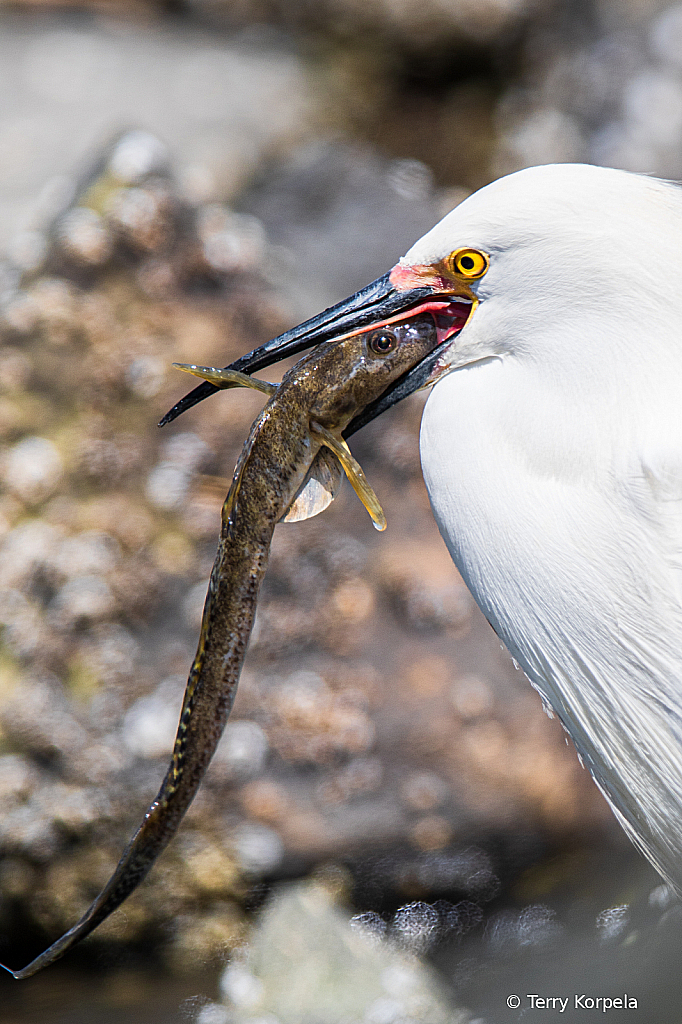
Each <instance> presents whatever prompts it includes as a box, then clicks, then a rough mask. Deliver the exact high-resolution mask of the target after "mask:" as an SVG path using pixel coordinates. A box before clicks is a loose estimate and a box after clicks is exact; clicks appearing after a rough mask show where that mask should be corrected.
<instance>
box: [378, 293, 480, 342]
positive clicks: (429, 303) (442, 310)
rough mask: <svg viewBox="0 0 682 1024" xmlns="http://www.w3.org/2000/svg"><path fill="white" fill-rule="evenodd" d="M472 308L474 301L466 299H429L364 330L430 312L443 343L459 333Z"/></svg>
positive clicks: (440, 340)
mask: <svg viewBox="0 0 682 1024" xmlns="http://www.w3.org/2000/svg"><path fill="white" fill-rule="evenodd" d="M472 309H473V303H471V302H467V301H466V300H464V299H427V300H426V301H425V302H420V303H419V304H418V305H417V306H412V307H411V308H410V309H406V310H403V312H402V313H398V314H397V315H396V316H391V317H388V319H387V320H380V321H378V322H377V323H375V324H372V326H371V328H367V327H365V328H363V331H367V330H373V331H375V330H376V329H377V327H388V325H389V324H399V323H404V322H405V321H406V320H411V319H412V317H415V316H419V314H420V313H430V314H431V315H432V317H433V319H434V322H435V324H436V331H437V332H438V344H439V345H442V343H443V342H444V341H447V340H448V339H449V338H453V337H454V336H455V335H456V334H459V332H460V331H461V330H462V328H463V327H464V325H465V323H466V322H467V320H468V319H469V317H470V315H471V310H472Z"/></svg>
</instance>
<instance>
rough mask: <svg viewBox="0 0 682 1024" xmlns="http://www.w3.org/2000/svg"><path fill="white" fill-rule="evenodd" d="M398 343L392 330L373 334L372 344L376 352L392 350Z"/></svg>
mask: <svg viewBox="0 0 682 1024" xmlns="http://www.w3.org/2000/svg"><path fill="white" fill-rule="evenodd" d="M395 343H396V336H395V334H393V333H392V332H391V331H377V332H376V334H373V335H372V340H371V341H370V345H371V347H372V349H373V350H374V351H375V352H390V351H391V349H392V348H393V347H394V345H395Z"/></svg>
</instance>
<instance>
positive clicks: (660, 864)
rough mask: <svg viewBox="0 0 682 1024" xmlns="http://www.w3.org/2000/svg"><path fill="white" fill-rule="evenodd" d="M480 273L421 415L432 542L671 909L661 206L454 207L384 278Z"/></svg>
mask: <svg viewBox="0 0 682 1024" xmlns="http://www.w3.org/2000/svg"><path fill="white" fill-rule="evenodd" d="M460 246H472V247H476V248H479V249H481V250H483V251H485V252H487V253H488V254H489V255H490V268H489V270H488V272H487V273H486V274H485V276H483V277H482V278H481V279H480V280H479V281H477V282H475V283H474V284H473V285H472V289H473V291H474V292H475V293H476V295H477V297H478V298H479V300H480V305H479V306H478V308H477V309H475V311H474V312H473V314H472V316H471V319H470V320H469V322H468V323H467V325H466V326H465V328H464V329H463V331H462V332H461V333H460V334H459V335H458V336H457V337H456V338H455V339H454V340H453V343H452V345H451V346H450V349H449V352H448V360H449V362H450V372H449V373H448V374H447V375H446V376H444V377H443V378H442V379H441V380H440V381H439V382H438V383H437V384H436V386H435V388H434V390H433V393H432V395H431V397H430V398H429V401H428V403H427V406H426V410H425V414H424V420H423V424H422V434H421V451H422V461H423V467H424V475H425V478H426V483H427V487H428V490H429V495H430V498H431V503H432V506H433V510H434V513H435V516H436V519H437V521H438V524H439V527H440V530H441V532H442V534H443V537H444V539H445V541H446V543H447V545H448V548H449V550H450V552H451V554H452V557H453V559H454V561H455V563H456V565H457V567H458V568H459V570H460V572H461V574H462V576H463V578H464V580H465V581H466V583H467V585H468V586H469V588H470V589H471V592H472V593H473V595H474V597H475V599H476V601H477V602H478V604H479V605H480V607H481V609H482V610H483V612H484V614H485V615H486V617H487V618H488V620H489V621H490V622H491V624H492V625H493V627H494V628H495V630H496V631H497V633H498V634H499V636H500V638H501V639H502V640H503V641H504V643H505V644H506V645H507V647H508V648H509V650H510V651H511V653H512V655H513V656H514V657H515V658H516V659H517V661H518V662H519V663H520V664H521V666H522V667H523V668H524V669H525V671H526V673H527V675H528V676H529V678H530V680H531V682H532V683H533V685H534V686H535V687H536V688H537V689H538V690H539V691H540V693H541V694H542V696H543V699H544V700H545V701H546V703H547V704H549V705H550V706H551V707H552V708H553V709H554V711H555V712H556V714H557V715H558V717H559V718H560V719H561V721H562V723H563V724H564V726H565V728H566V729H567V731H568V732H569V733H570V735H571V736H572V738H573V740H574V742H575V745H576V747H577V749H578V751H579V753H580V755H581V757H582V759H583V761H584V762H585V764H586V765H587V766H588V767H589V769H590V771H591V772H592V774H593V776H594V778H595V780H596V782H597V784H598V785H599V786H600V788H601V789H602V791H603V792H604V793H605V795H606V796H607V798H608V800H609V801H610V803H611V805H612V807H613V809H614V811H615V813H616V815H617V816H618V818H619V819H620V821H621V822H622V824H623V826H624V827H625V829H626V830H627V832H628V833H629V835H630V836H631V837H632V839H633V840H634V842H635V843H636V844H637V845H638V846H639V847H640V848H641V849H642V850H643V851H644V853H645V854H646V855H647V856H648V857H649V859H650V860H651V861H652V862H653V864H654V865H655V867H656V868H657V869H658V870H659V872H660V873H661V874H662V875H663V876H664V877H665V878H666V879H668V880H669V881H670V882H671V883H672V884H673V885H674V886H675V887H676V888H677V889H678V891H680V892H682V190H681V189H680V188H678V187H677V186H676V185H672V184H669V183H666V182H661V181H657V180H655V179H652V178H647V177H644V176H640V175H634V174H629V173H626V172H624V171H617V170H611V169H606V168H599V167H591V166H584V165H550V166H546V167H536V168H530V169H527V170H524V171H520V172H518V173H516V174H513V175H510V176H509V177H507V178H503V179H501V180H500V181H497V182H494V183H493V184H492V185H489V186H487V187H486V188H484V189H482V190H481V191H480V192H478V193H476V194H475V195H473V196H471V197H470V198H469V199H467V200H466V201H465V202H464V203H462V204H461V205H460V206H459V207H457V208H456V209H455V210H453V211H452V213H450V214H449V215H448V216H447V217H446V218H445V219H444V220H443V221H441V222H440V223H439V224H438V225H436V227H434V228H433V229H432V230H431V231H430V232H429V233H428V234H427V235H425V236H424V237H423V238H422V239H421V240H420V241H419V242H417V243H416V244H415V245H414V246H413V248H412V249H411V250H410V251H409V252H408V253H407V255H406V256H405V257H404V258H403V260H401V265H402V266H403V267H405V268H409V267H413V266H416V265H420V266H424V265H432V264H434V263H437V262H438V261H439V260H442V259H443V258H445V257H446V256H447V255H448V254H449V253H451V252H452V251H453V250H455V249H456V248H457V247H460Z"/></svg>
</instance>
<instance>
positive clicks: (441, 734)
mask: <svg viewBox="0 0 682 1024" xmlns="http://www.w3.org/2000/svg"><path fill="white" fill-rule="evenodd" d="M573 160H581V161H589V162H595V163H605V164H610V165H613V166H618V167H624V168H628V169H632V170H638V171H644V172H650V173H654V174H658V175H662V176H665V177H671V178H678V177H682V7H668V6H666V5H665V3H664V2H657V0H621V2H620V3H618V2H616V0H575V2H570V0H477V2H472V0H419V2H417V0H364V2H360V0H317V2H316V3H312V2H306V0H300V2H298V0H232V2H230V0H166V2H165V3H164V2H161V0H158V2H155V0H148V2H145V0H120V2H119V0H99V2H95V3H73V4H69V3H63V4H60V3H51V2H46V3H36V4H29V3H26V4H25V3H21V2H15V3H4V4H2V5H0V484H1V491H0V624H1V625H2V638H1V646H0V959H2V960H3V961H5V962H9V963H10V964H11V965H12V966H15V967H18V966H22V965H23V964H24V963H26V962H27V961H28V960H30V959H31V958H32V957H33V956H35V955H36V954H37V953H38V952H39V951H40V950H42V949H43V948H44V947H45V946H46V945H48V944H49V942H51V941H53V940H54V939H55V938H56V937H57V936H58V935H59V934H61V933H62V932H63V931H64V930H65V929H67V928H68V927H70V926H71V925H72V924H73V923H74V922H75V921H76V920H77V918H78V917H79V916H80V914H81V913H82V912H83V910H84V909H85V907H86V906H87V904H88V903H89V902H90V900H91V899H92V898H93V897H94V896H95V895H96V893H97V892H98V891H99V889H100V888H101V886H102V885H103V883H104V882H105V881H106V880H107V878H108V876H109V874H110V872H111V871H112V869H113V867H114V865H115V863H116V862H117V860H118V858H119V856H120V853H121V851H122V849H123V847H124V845H125V843H126V842H127V839H128V838H129V836H130V835H131V834H132V832H133V831H134V829H135V828H136V827H137V825H138V824H139V823H140V821H141V818H142V815H143V813H144V810H145V809H146V807H147V805H148V803H149V801H150V800H151V799H152V797H153V796H154V795H155V793H156V791H157V788H158V785H159V783H160V780H161V778H162V777H163V774H164V772H165V769H166V766H167V763H168V760H169V755H170V750H171V748H172V742H173V737H174V734H175V729H176V725H177V718H178V711H179V706H180V702H181V698H182V693H183V689H184V685H185V680H186V674H187V671H188V668H189V665H190V664H191V661H192V658H193V655H194V650H195V645H196V640H197V636H198V630H199V624H200V618H201V610H202V605H203V599H204V594H205V588H206V582H207V578H208V574H209V572H210V568H211V565H212V562H213V558H214V555H215V548H216V538H217V533H218V524H219V514H220V507H221V504H222V501H223V499H224V496H225V493H226V491H227V487H228V485H229V479H230V477H231V473H232V468H233V466H234V462H235V459H236V458H237V456H238V454H239V452H240V450H241V447H242V444H243V442H244V439H245V437H246V435H247V432H248V428H249V425H250V423H251V421H252V420H253V418H254V417H255V415H256V414H257V412H258V410H259V408H260V404H259V401H260V400H259V398H258V396H257V395H254V394H253V393H247V392H230V393H229V394H226V395H221V396H215V397H214V398H212V399H211V400H210V401H207V402H205V403H204V404H202V405H200V406H199V407H198V408H196V409H195V410H193V411H191V412H189V413H187V414H186V415H184V416H183V417H182V418H181V419H179V420H178V421H177V422H175V423H173V424H172V425H170V426H168V427H166V428H164V429H163V430H159V429H158V428H157V427H156V423H157V421H158V419H159V418H160V416H161V415H162V414H163V413H164V412H165V411H166V410H167V409H168V408H169V407H170V406H171V405H172V404H173V403H174V402H175V401H176V400H177V399H178V398H179V397H180V396H181V395H182V394H183V393H184V392H185V391H186V390H188V385H187V382H186V380H185V379H184V378H183V377H182V375H181V374H179V373H178V372H177V371H175V370H173V369H172V367H171V363H172V362H173V361H184V362H196V363H207V364H217V365H223V364H225V363H227V362H229V361H230V360H232V359H234V358H236V357H237V356H238V355H240V354H242V353H243V352H244V351H246V350H248V349H251V348H253V347H254V346H255V345H257V344H259V343H261V342H262V341H264V340H265V339H267V338H268V337H271V336H273V335H275V334H277V333H279V332H280V331H281V330H283V329H285V328H286V327H288V326H291V325H292V324H294V323H296V322H298V321H300V320H301V319H303V318H305V317H306V316H309V315H311V314H313V313H315V312H317V311H318V310H319V309H321V308H323V307H324V306H327V305H329V304H330V303H332V302H334V301H336V300H338V299H341V298H344V297H345V296H346V295H348V294H349V293H351V292H352V291H354V290H355V289H356V288H358V287H360V286H362V285H363V284H365V283H367V282H368V281H370V280H372V279H374V278H375V277H377V276H379V275H380V274H382V273H384V272H385V271H386V270H388V269H389V268H390V267H391V266H392V265H393V263H394V262H395V261H396V259H397V258H398V257H399V256H400V255H401V254H402V253H403V252H404V251H405V250H406V249H407V248H408V247H409V246H410V245H411V243H412V242H413V241H414V240H415V239H416V238H417V237H419V236H420V235H421V234H422V233H423V232H424V231H425V230H427V229H428V228H429V227H430V226H431V225H432V224H433V223H435V221H436V220H438V219H439V218H440V217H441V216H442V215H444V214H445V213H446V212H447V211H448V210H450V209H452V208H453V207H454V206H455V205H457V203H458V202H460V201H461V200H462V199H463V198H465V197H466V196H467V195H468V194H469V193H470V192H471V191H472V190H473V189H475V188H477V187H480V186H481V185H483V184H485V183H486V182H487V181H489V180H491V179H492V178H495V177H497V176H499V175H500V174H503V173H506V172H509V171H512V170H515V169H517V168H520V167H523V166H526V165H529V164H535V163H544V162H550V161H573ZM644 341H645V338H644ZM424 400H425V399H424V396H414V397H413V398H412V399H411V400H408V401H406V402H405V403H403V404H402V406H400V407H398V408H396V409H395V410H392V412H391V413H390V414H387V415H386V416H384V417H383V418H382V419H381V421H379V422H374V423H373V424H371V425H370V427H368V428H366V429H365V430H364V431H363V432H361V433H360V434H359V435H357V437H356V438H354V442H353V449H354V451H355V454H356V456H357V457H358V459H359V461H360V462H361V464H362V465H363V467H364V469H365V471H366V473H367V475H368V477H369V478H370V480H371V482H372V484H373V486H374V488H375V490H376V491H377V493H378V495H379V497H380V500H381V502H382V504H383V506H384V509H385V511H386V514H387V518H388V523H389V528H388V530H387V532H386V533H385V534H382V535H378V534H376V533H375V531H374V530H373V528H372V525H371V522H370V520H369V518H368V517H367V515H366V513H365V512H364V509H363V508H362V507H361V506H360V504H359V502H358V501H357V499H356V498H355V496H354V494H353V493H352V491H351V490H350V488H348V487H346V488H345V489H344V490H343V491H342V493H341V495H340V497H339V498H338V499H337V501H336V502H335V503H334V504H333V506H332V507H331V508H330V509H329V510H328V511H327V512H325V513H324V515H322V516H321V517H319V518H318V519H314V520H311V521H308V522H304V523H300V524H290V525H283V526H280V527H278V529H277V531H276V533H275V540H274V544H273V549H272V558H271V564H270V568H269V570H268V576H267V578H266V582H265V586H264V590H263V594H262V598H261V602H260V606H259V611H258V616H257V622H256V627H255V630H254V635H253V638H252V642H251V646H250V650H249V654H248V657H247V662H246V667H245V669H244V673H243V677H242V682H241V685H240V691H239V695H238V698H237V702H236V705H235V709H234V713H233V715H232V718H231V721H230V723H229V724H228V726H227V729H226V733H225V737H224V739H223V741H222V744H221V746H220V748H219V751H218V754H217V756H216V758H215V761H214V763H213V765H212V767H211V769H210V771H209V773H208V776H207V778H206V781H205V784H204V785H203V787H202V789H201V791H200V793H199V795H198V797H197V799H196V800H195V802H194V804H193V806H192V808H191V810H190V812H189V814H188V816H187V819H186V821H185V823H184V824H183V826H182V829H181V831H180V834H179V835H178V837H177V839H176V840H175V841H174V842H173V844H172V845H171V847H170V848H169V849H168V851H167V852H166V853H165V854H164V855H163V857H162V858H161V860H160V861H159V863H158V864H157V865H156V867H155V868H154V870H153V871H152V873H151V875H150V877H149V878H148V880H147V881H146V882H145V883H144V884H143V885H142V886H141V887H140V890H139V891H138V892H137V893H135V894H134V895H133V896H132V897H131V898H130V899H129V900H128V901H127V902H126V904H125V905H124V907H123V908H122V909H121V910H120V911H119V912H117V913H116V914H115V915H114V916H113V917H112V918H110V919H109V920H108V921H107V922H106V923H105V924H104V925H103V926H102V927H100V928H99V929H98V930H97V932H96V933H95V935H94V936H93V937H92V938H91V939H89V940H88V941H86V942H85V943H83V945H82V946H79V947H77V948H76V949H75V950H74V951H73V952H72V953H70V954H69V955H68V957H67V958H66V959H65V960H63V961H61V962H60V964H58V965H56V966H54V967H52V968H50V969H49V970H48V971H46V972H45V973H43V974H40V975H38V976H36V977H35V978H33V979H30V980H28V981H24V982H21V983H16V982H14V981H13V980H12V979H11V978H10V977H9V975H8V976H7V979H4V978H0V988H1V990H2V999H1V1000H0V1022H2V1024H29V1022H30V1024H33V1022H40V1024H67V1022H68V1024H89V1022H91V1021H98V1022H105V1024H119V1022H126V1024H128V1022H129V1024H156V1022H171V1024H174V1022H179V1021H192V1022H197V1024H246V1022H251V1024H299V1022H301V1024H337V1022H338V1024H341V1022H343V1024H360V1022H367V1024H411V1022H415V1021H425V1022H427V1024H440V1022H441V1021H443V1022H455V1021H461V1022H474V1021H476V1022H478V1024H484V1022H488V1024H497V1022H505V1024H506V1022H511V1021H517V1020H521V1019H525V1018H526V1017H528V1018H531V1019H536V1020H540V1019H541V1020H543V1021H546V1020H551V1019H553V1013H554V1012H555V1011H547V1012H546V1013H543V1012H542V1011H540V1010H534V1011H533V1010H531V1009H530V1008H529V1007H530V1004H529V1003H528V1001H527V999H526V994H527V993H539V994H544V995H561V996H569V997H570V998H571V999H572V998H573V995H574V994H580V993H586V994H587V995H588V996H591V997H597V996H606V997H615V996H622V995H623V993H624V992H628V993H629V994H630V996H634V997H635V998H636V999H637V1000H638V1009H637V1010H633V1009H630V1010H629V1011H628V1010H625V1011H619V1010H617V1009H612V1010H611V1011H609V1012H610V1016H609V1021H614V1020H615V1021H621V1020H622V1021H625V1020H627V1021H632V1020H633V1019H639V1020H646V1021H647V1022H648V1024H652V1022H657V1021H660V1022H661V1024H672V1022H674V1021H677V1020H678V1019H682V1011H681V1010H680V1007H681V1006H682V981H680V972H679V964H678V963H677V954H676V950H679V948H680V946H679V943H680V938H681V937H682V927H681V925H680V914H679V908H678V904H677V903H675V901H674V900H673V899H672V897H671V894H670V893H669V892H668V890H667V889H666V887H665V886H661V885H660V880H659V879H658V878H657V877H656V875H655V874H654V873H653V871H652V870H651V869H650V868H649V867H648V866H647V865H646V864H645V863H644V862H643V861H642V860H641V859H640V858H639V857H638V856H637V854H636V853H635V852H634V851H633V850H632V848H631V847H630V846H629V844H628V842H627V841H626V839H625V838H624V836H623V835H622V833H621V832H620V830H619V828H618V827H617V826H616V824H615V822H614V820H613V818H612V816H611V814H610V812H609V811H608V809H607V808H606V806H605V804H604V802H603V800H602V798H601V797H600V795H599V793H598V792H597V790H596V788H595V787H594V786H593V784H592V782H591V780H590V778H589V777H588V775H587V773H586V772H585V771H583V770H582V768H581V767H580V765H579V763H578V760H577V757H576V755H575V752H574V750H573V748H572V746H570V745H568V744H567V742H566V740H565V738H564V736H563V734H562V731H561V729H560V727H559V726H558V723H557V722H556V721H550V720H549V719H548V718H547V717H546V716H545V715H544V713H543V711H542V708H541V706H540V701H539V698H538V697H537V695H536V694H535V693H534V691H532V690H531V689H530V687H529V685H528V683H527V681H526V680H525V678H524V677H523V675H522V673H521V672H519V671H517V670H516V669H515V667H514V665H513V664H512V662H511V660H510V658H509V657H508V655H507V654H506V653H505V651H504V650H502V649H501V648H500V645H499V642H498V640H497V638H496V637H495V635H494V634H493V632H492V631H491V630H490V628H489V627H488V625H487V623H486V622H485V621H484V620H483V618H482V617H481V615H480V613H479V612H478V611H477V609H476V608H475V607H474V605H473V602H472V600H471V598H470V596H469V595H468V593H467V591H466V589H465V588H464V586H463V584H462V582H461V580H460V579H459V577H458V575H457V573H456V571H455V569H454V567H453V566H452V564H451V562H450V559H449V557H448V555H447V552H446V550H445V548H444V545H443V544H442V542H441V540H440V537H439V535H438V532H437V529H436V527H435V525H434V523H433V520H432V518H431V514H430V510H429V505H428V499H427V496H426V493H425V490H424V486H423V483H422V479H421V473H420V467H419V454H418V430H419V419H420V415H421V410H422V408H423V403H424ZM517 993H518V994H519V996H520V1007H519V1008H516V1007H514V1005H513V1002H514V1001H513V999H512V1001H511V1002H512V1005H508V1003H507V997H508V996H510V995H512V996H513V995H514V994H517ZM588 1006H589V1004H588ZM556 1012H558V1011H556ZM597 1012H599V1011H596V1010H594V1011H590V1010H589V1009H582V1008H581V1009H579V1010H577V1011H575V1013H574V1014H571V1010H570V1008H569V1010H567V1011H566V1012H565V1014H564V1016H563V1019H573V1018H575V1019H579V1020H584V1019H585V1018H586V1017H587V1018H588V1019H589V1018H594V1019H597V1018H596V1013H597ZM637 1015H639V1016H637ZM600 1019H601V1018H600Z"/></svg>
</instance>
